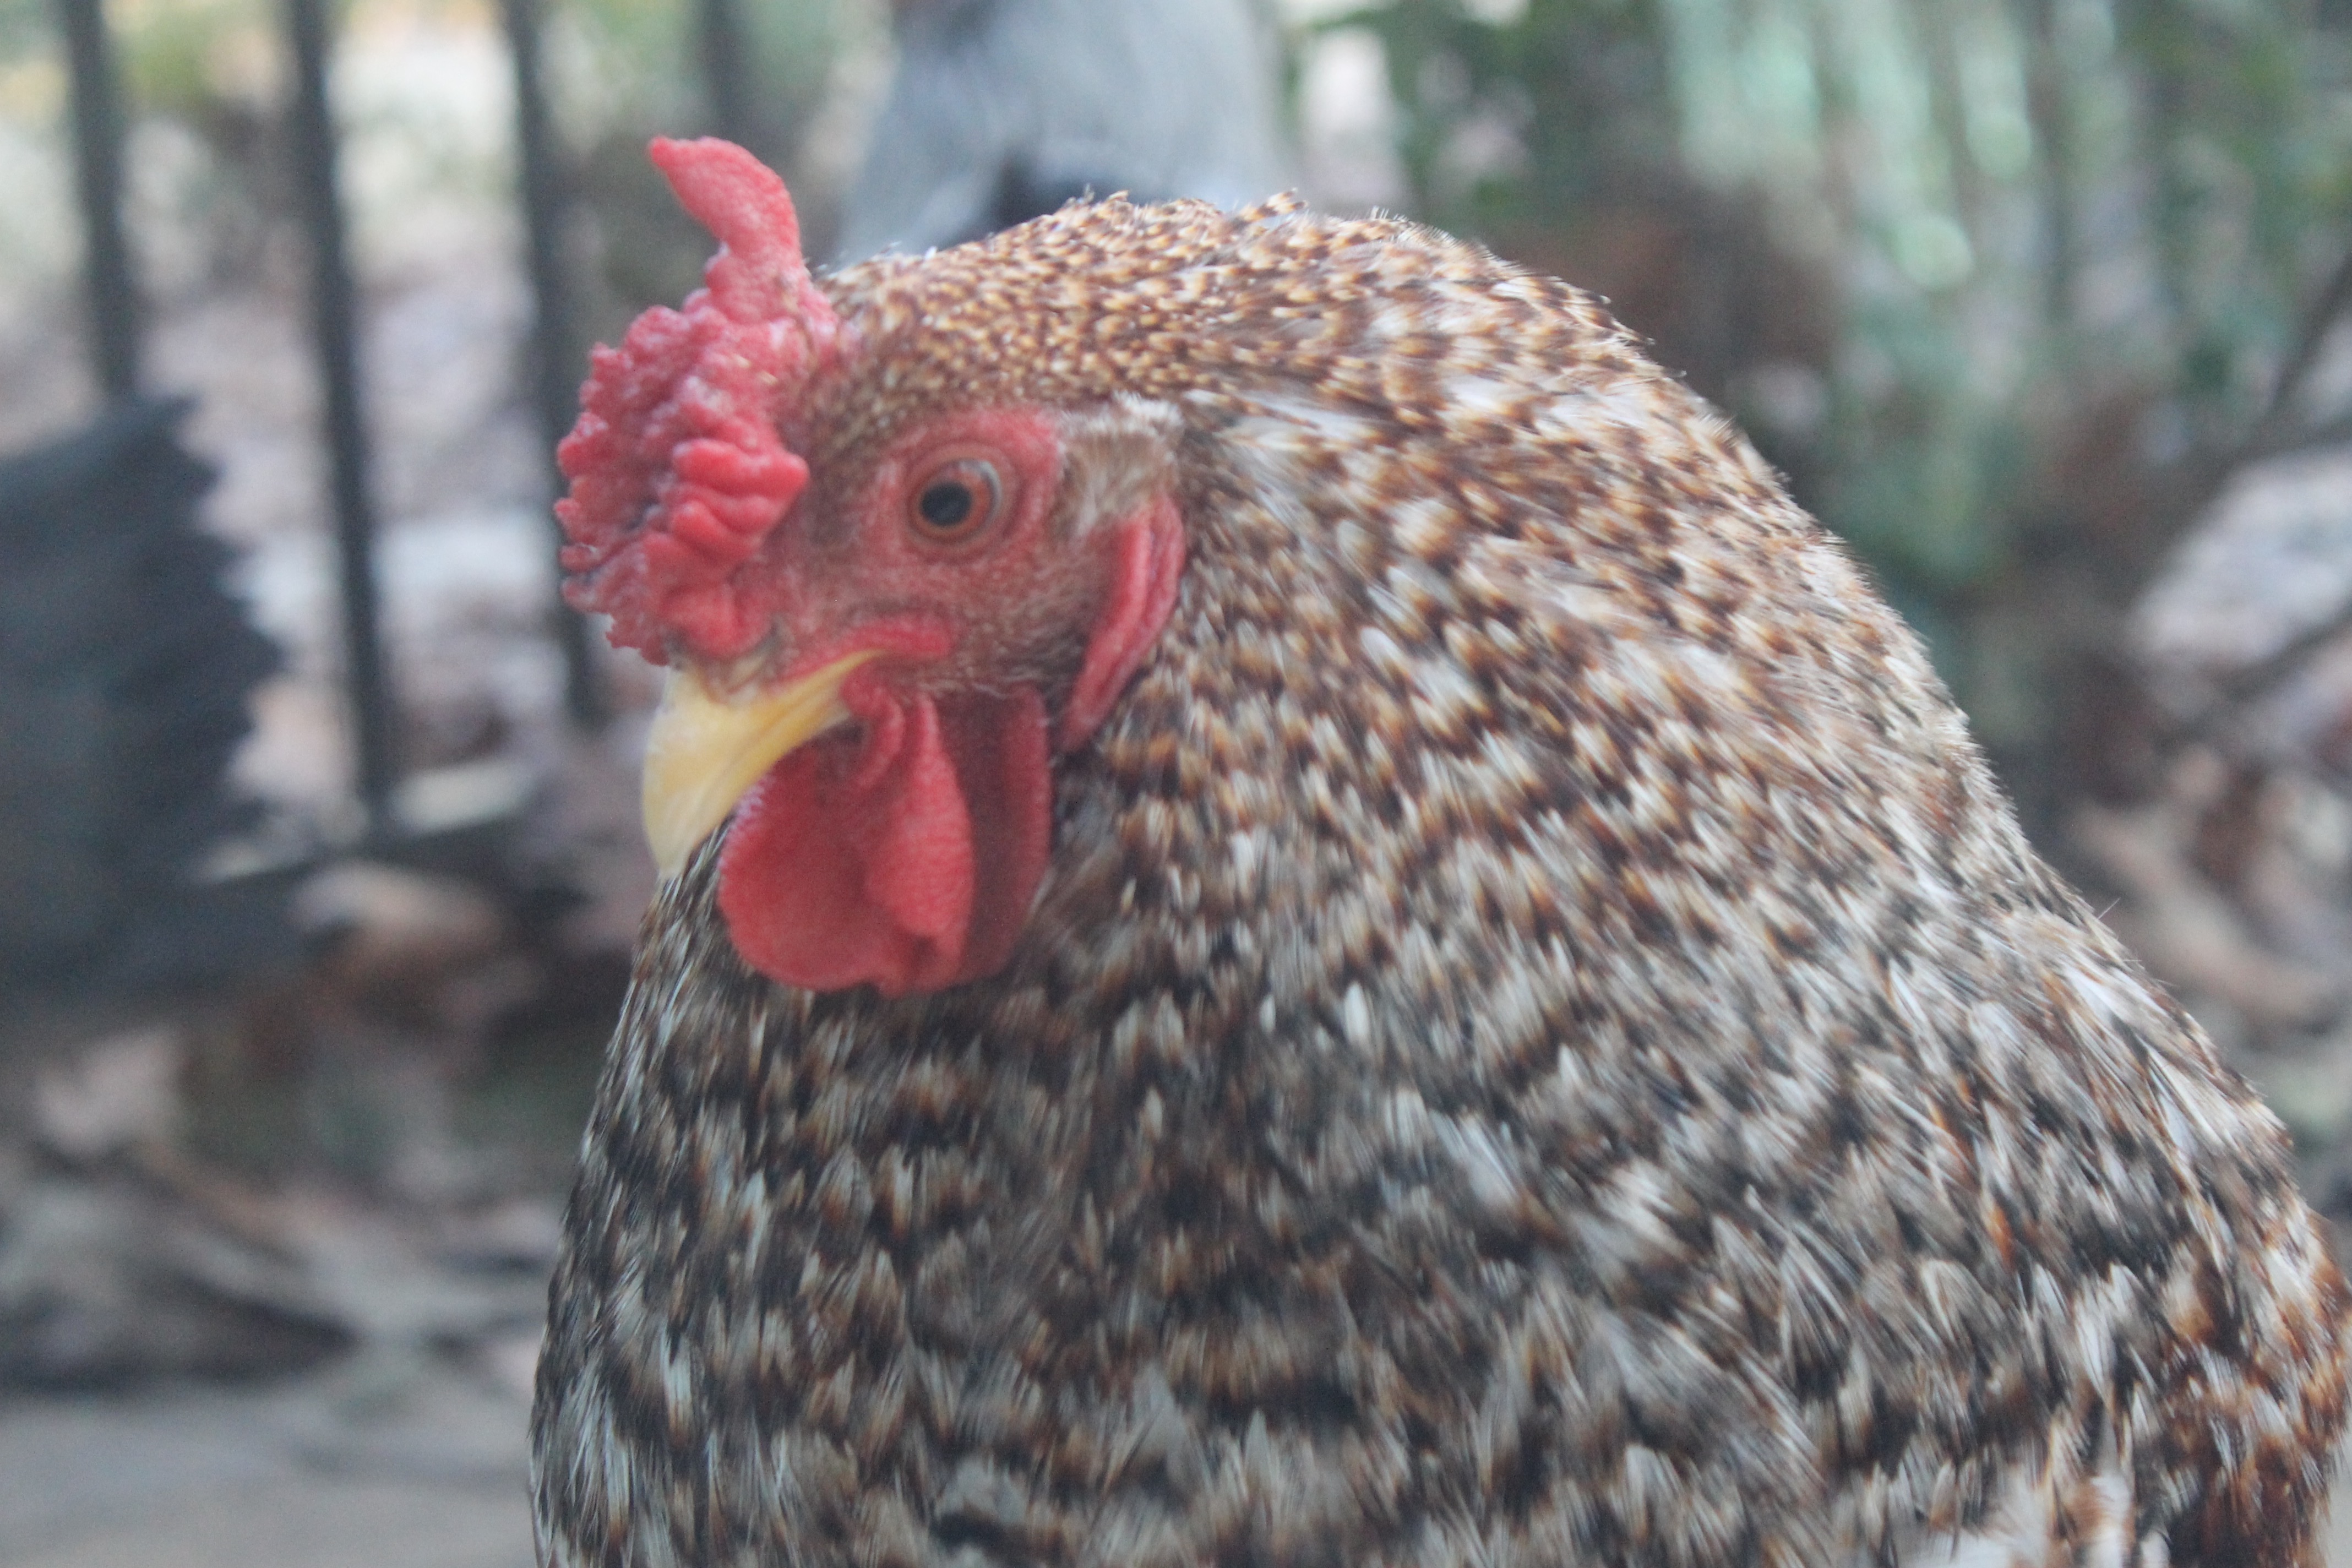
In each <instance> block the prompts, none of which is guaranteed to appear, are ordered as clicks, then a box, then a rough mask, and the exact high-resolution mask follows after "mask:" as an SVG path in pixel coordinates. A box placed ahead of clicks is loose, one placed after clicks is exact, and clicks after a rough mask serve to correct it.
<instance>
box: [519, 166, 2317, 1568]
mask: <svg viewBox="0 0 2352 1568" xmlns="http://www.w3.org/2000/svg"><path fill="white" fill-rule="evenodd" d="M656 158H657V160H658V161H659V162H660V163H662V165H663V166H664V168H665V169H666V171H667V173H668V174H669V176H670V178H671V180H672V182H673V184H675V186H676V187H677V192H678V194H679V195H680V197H681V199H682V200H683V201H684V203H685V205H687V207H688V209H689V210H690V211H692V212H693V213H694V214H695V215H696V216H698V217H699V218H700V219H701V220H702V221H703V222H705V223H706V224H708V225H709V226H710V227H711V228H712V229H713V230H714V231H715V232H716V233H717V234H718V235H719V238H720V239H721V240H722V241H723V242H724V248H723V249H722V250H721V251H720V253H719V257H718V258H717V259H716V260H715V261H714V262H713V263H712V265H711V267H710V269H709V289H707V290H706V291H705V292H703V293H701V294H698V295H697V296H696V297H695V298H694V299H693V300H689V301H688V305H687V307H686V309H685V310H684V311H683V312H672V311H667V310H656V311H653V312H649V313H648V314H647V315H646V317H645V318H643V319H641V320H640V321H639V322H638V323H637V325H636V326H635V328H634V329H633V330H632V331H631V332H630V334H629V336H628V339H627V341H626V342H625V344H624V345H623V346H622V347H621V348H620V349H618V350H606V351H600V353H599V355H598V357H597V361H596V367H595V373H594V376H593V380H592V382H591V384H590V386H589V388H588V390H587V394H586V412H585V413H584V414H583V416H582V418H581V421H580V424H579V426H578V427H577V429H576V430H575V431H574V433H573V435H572V437H571V438H570V440H569V441H568V442H567V443H566V444H565V446H564V448H563V454H562V456H563V463H564V466H565V468H566V469H567V471H568V472H569V473H570V474H571V475H572V480H573V489H572V499H571V500H570V501H569V502H568V503H567V504H566V506H565V509H564V521H565V522H566V525H567V527H568V528H569V530H570V531H571V537H572V545H571V547H570V549H569V550H568V551H567V552H566V556H565V562H566V565H567V567H568V568H569V570H570V571H571V573H572V592H573V594H574V595H575V599H576V601H577V602H578V603H580V604H581V605H583V606H585V607H590V608H593V609H598V610H601V611H604V612H605V613H606V614H609V615H610V616H612V617H613V620H614V637H615V638H616V640H618V641H620V642H622V643H624V644H625V645H627V646H630V647H636V648H638V649H640V650H642V651H644V652H645V653H646V655H647V656H648V657H650V658H655V659H656V660H658V661H663V662H666V663H667V664H668V665H669V666H670V667H671V668H672V671H673V673H672V676H671V684H670V688H669V695H668V698H667V701H666V706H665V709H664V710H663V714H662V716H661V717H660V719H659V720H658V721H657V724H656V733H655V737H654V742H653V752H652V756H651V758H650V761H649V763H648V769H649V772H648V781H647V808H648V819H649V823H650V825H651V826H652V830H653V833H654V837H655V839H656V847H657V850H658V852H659V854H660V856H661V858H663V860H664V862H665V865H666V867H667V869H668V871H669V872H670V877H669V879H668V881H667V883H666V885H665V887H664V889H663V890H662V892H661V894H660V895H659V898H658V899H657V900H656V905H655V907H654V908H653V910H651V912H650V913H649V915H648V917H647V921H646V927H645V932H644V940H643V944H642V948H641V951H640V953H639V957H638V962H637V969H636V975H635V984H634V987H633V989H632V992H631V994H630V999H629V1002H628V1004H627V1006H626V1009H625V1016H624V1018H623V1021H622V1024H621V1026H620V1032H619V1035H618V1037H617V1038H616V1039H615V1041H614V1047H613V1053H612V1058H611V1061H610V1064H609V1066H608V1068H607V1070H606V1074H605V1077H604V1084H603V1087H602V1089H601V1091H600V1094H599V1097H598V1102H597V1107H596V1110H595V1112H594V1115H593V1120H592V1122H591V1126H590V1129H589V1131H588V1135H587V1142H586V1149H585V1154H584V1160H583V1167H582V1171H581V1175H580V1184H579V1187H578V1191H577V1193H576V1194H575V1196H574V1199H573V1201H572V1207H571V1211H570V1215H569V1218H568V1220H567V1222H566V1237H567V1241H566V1247H565V1251H564V1255H563V1258H562V1264H561V1266H560V1268H559V1269H558V1272H557V1275H556V1278H555V1281H554V1285H553V1292H552V1315H551V1324H550V1330H549V1335H548V1340H547V1345H546V1351H545V1354H544V1356H543V1358H542V1360H541V1363H540V1374H539V1376H540V1382H539V1394H538V1404H537V1409H536V1413H535V1416H534V1423H533V1426H534V1436H535V1451H536V1467H537V1469H536V1473H537V1482H536V1495H537V1509H538V1521H539V1529H540V1532H541V1543H542V1545H541V1550H542V1553H543V1556H544V1559H545V1561H546V1562H548V1563H553V1564H562V1565H565V1568H571V1565H575V1564H591V1563H593V1564H609V1565H618V1564H645V1565H667V1564H698V1565H707V1564H719V1563H890V1564H950V1563H953V1564H964V1565H973V1564H986V1563H1073V1564H1077V1563H1101V1564H1111V1563H1118V1564H1171V1565H1172V1564H1208V1563H1220V1564H1244V1563H1262V1564H1274V1563H1280V1564H1327V1563H1328V1564H1360V1563H1423V1564H1444V1565H1454V1564H1465V1565H1466V1564H1472V1563H1478V1564H1546V1565H1567V1564H1586V1563H1640V1564H1657V1565H1661V1568H1664V1565H1675V1568H1730V1565H1733V1564H1751V1563H1753V1564H1780V1565H1786V1568H1798V1565H1807V1568H1812V1565H1821V1564H1865V1563H1867V1564H1885V1563H1903V1564H1923V1563H1935V1564H1949V1565H1957V1564H1962V1563H1966V1564H2002V1565H2007V1564H2045V1563H2070V1564H2095V1563H2097V1564H2119V1563H2120V1564H2136V1565H2137V1568H2158V1565H2169V1568H2187V1565H2189V1564H2203V1565H2208V1568H2221V1565H2224V1564H2230V1565H2248V1564H2268V1565H2274V1568H2285V1565H2287V1564H2294V1563H2310V1562H2312V1561H2314V1559H2313V1557H2312V1552H2313V1550H2314V1548H2313V1545H2312V1530H2313V1521H2314V1517H2315V1511H2316V1510H2317V1508H2318V1506H2319V1504H2320V1501H2321V1499H2322V1495H2323V1489H2324V1482H2325V1479H2326V1467H2327V1457H2328V1454H2329V1452H2330V1449H2331V1446H2332V1444H2333V1442H2334V1440H2335V1437H2336V1432H2337V1429H2338V1427H2339V1426H2340V1424H2341V1422H2342V1419H2343V1415H2344V1400H2345V1369H2344V1343H2343V1328H2344V1321H2345V1315H2346V1309H2347V1295H2346V1290H2345V1286H2344V1281H2343V1279H2341V1278H2340V1276H2339V1275H2338V1274H2337V1272H2336V1268H2335V1266H2334V1265H2333V1264H2332V1263H2331V1262H2330V1261H2329V1260H2328V1258H2327V1257H2326V1253H2325V1252H2324V1251H2323V1249H2322V1245H2321V1241H2320V1237H2319V1235H2318V1231H2317V1228H2316V1226H2315V1221H2314V1219H2313V1217H2312V1215H2311V1214H2310V1213H2309V1211H2308V1210H2307V1209H2306V1208H2305V1205H2304V1204H2303V1202H2302V1200H2301V1199H2300V1198H2299V1197H2298V1196H2297V1194H2296V1193H2295V1190H2294V1184H2293V1181H2292V1178H2291V1176H2290V1174H2289V1164H2288V1154H2287V1149H2286V1145H2285V1142H2284V1138H2283V1137H2282V1135H2281V1131H2280V1128H2279V1125H2278V1123H2277V1122H2276V1121H2274V1120H2273V1118H2272V1117H2271V1116H2270V1115H2269V1114H2268V1112H2266V1111H2265V1110H2263V1107H2262V1106H2261V1105H2260V1104H2259V1103H2258V1102H2257V1100H2255V1098H2254V1096H2253V1095H2252V1093H2251V1092H2250V1091H2249V1090H2248V1089H2247V1088H2246V1086H2245V1085H2244V1084H2243V1083H2242V1081H2240V1079H2238V1078H2237V1077H2236V1076H2234V1075H2233V1074H2232V1073H2231V1072H2230V1071H2229V1069H2227V1068H2224V1067H2223V1066H2222V1065H2221V1063H2220V1062H2219V1061H2218V1060H2217V1058H2216V1057H2215V1055H2214V1052H2213V1048H2212V1047H2211V1046H2210V1044H2209V1043H2208V1042H2207V1041H2206V1039H2205V1037H2203V1036H2202V1035H2201V1034H2200V1032H2199V1031H2198V1028H2197V1026H2195V1025H2194V1024H2193V1023H2192V1022H2191V1021H2190V1020H2189V1018H2188V1017H2187V1016H2185V1015H2184V1014H2183V1013H2182V1012H2181V1011H2180V1010H2179V1008H2178V1007H2176V1006H2175V1005H2172V1004H2171V1003H2170V1002H2168V1000H2166V999H2165V998H2164V997H2163V996H2162V995H2160V994H2158V992H2157V991H2156V990H2155V989H2154V987H2153V986H2152V985H2151V984H2149V982H2148V981H2147V978H2146V977H2145V976H2144V975H2143V974H2142V973H2141V972H2140V971H2139V969H2138V968H2137V966H2136V965H2135V964H2134V963H2132V961H2131V960H2130V959H2129V958H2128V957H2127V956H2126V954H2125V953H2124V952H2123V951H2122V950H2121V949H2120V948H2119V947H2118V946H2117V945H2116V942H2114V941H2113V940H2112V939H2111V938H2110V937H2109V936H2108V935H2107V933H2106V932H2105V931H2104V930H2102V929H2101V927H2100V926H2099V924H2098V922H2097V921H2095V920H2094V919H2093V918H2092V916H2091V915H2090V913H2089V912H2088V911H2087V910H2085V909H2084V906H2083V904H2082V902H2081V901H2080V900H2078V899H2077V898H2076V897H2075V896H2074V894H2073V893H2072V892H2070V891H2069V890H2068V889H2066V888H2065V887H2064V886H2063V885H2062V884H2061V883H2060V881H2059V880H2058V879H2057V878H2056V877H2054V876H2053V874H2052V873H2051V871H2050V870H2049V869H2048V868H2046V867H2044V866H2043V865H2042V863H2041V862H2040V861H2039V860H2038V859H2037V858H2035V857H2034V855H2033V853H2032V850H2031V849H2029V848H2028V847H2027V846H2026V844H2025V843H2024V841H2023V839H2022V838H2021V837H2020V835H2019V833H2018V830H2017V826H2016V825H2015V822H2014V821H2013V819H2012V817H2011V814H2010V812H2009V810H2008V809H2007V807H2006V806H2005V805H2004V804H2003V803H2002V801H2001V798H2000V795H1999V794H1998V792H1997V790H1996V789H1995V786H1994V784H1993V783H1992V781H1991V779H1990V777H1989V776H1988V775H1987V773H1986V772H1985V769H1984V767H1983V765H1982V763H1981V762H1980V761H1979V757H1978V754H1977V752H1976V751H1975V749H1974V748H1973V747H1972V746H1971V744H1970V743H1969V740H1968V738H1967V735H1966V733H1965V731H1964V729H1963V727H1962V721H1961V719H1960V717H1959V715H1958V712H1957V711H1956V710H1954V708H1953V706H1952V704H1951V702H1950V700H1949V699H1948V697H1947V696H1946V695H1945V693H1944V691H1943V689H1942V688H1941V687H1940V686H1939V685H1938V684H1937V681H1936V679H1935V678H1934V676H1933V675H1932V674H1931V673H1930V672H1929V669H1928V667H1927V661H1926V660H1925V658H1923V657H1922V656H1921V653H1920V649H1919V646H1918V644H1917V642H1916V640H1915V639H1914V638H1913V637H1912V636H1911V635H1910V634H1909V633H1908V632H1907V631H1906V629H1905V628H1904V627H1903V626H1902V625H1901V624H1900V623H1899V622H1898V621H1897V620H1896V619H1895V616H1893V615H1892V614H1891V613H1890V612H1889V611H1888V610H1887V609H1886V608H1885V606H1884V605H1882V604H1881V603H1880V602H1879V600H1878V598H1877V597H1876V595H1874V594H1873V593H1872V592H1871V590H1870V589H1869V588H1868V586H1867V585H1866V584H1864V580H1863V577H1862V575H1861V574H1860V573H1859V572H1857V571H1856V570H1855V568H1854V567H1853V565H1852V564H1851V563H1849V561H1848V560H1847V558H1846V556H1845V554H1844V553H1843V551H1841V550H1840V549H1839V548H1838V547H1837V546H1836V545H1835V544H1834V543H1833V542H1831V541H1830V540H1829V539H1828V538H1826V537H1825V536H1824V535H1823V534H1822V531H1820V529H1819V528H1818V527H1816V526H1815V525H1814V524H1813V523H1812V522H1811V521H1810V520H1808V519H1807V518H1806V517H1805V516H1804V515H1803V514H1802V513H1801V512H1800V511H1799V510H1797V509H1796V508H1795V507H1794V506H1793V505H1792V504H1791V503H1790V500H1788V498H1787V497H1786V496H1785V495H1784V494H1783V493H1782V491H1781V489H1780V486H1779V484H1778V483H1777V482H1776V481H1775V480H1774V479H1773V477H1772V475H1771V474H1770V473H1769V472H1768V471H1767V470H1766V469H1765V468H1763V466H1762V465H1761V464H1760V463H1759V461H1758V460H1757V459H1756V458H1755V457H1754V456H1753V454H1752V452H1751V451H1750V449H1749V448H1748V446H1747V445H1746V443H1745V442H1744V441H1742V440H1741V439H1740V437H1738V435H1737V434H1736V433H1734V432H1733V431H1732V430H1731V429H1729V428H1728V427H1727V426H1726V425H1725V424H1724V423H1723V422H1722V421H1721V420H1720V419H1718V418H1717V417H1716V416H1713V415H1712V414H1710V413H1709V412H1708V411H1707V410H1706V408H1704V407H1703V406H1700V405H1698V404H1697V403H1696V401H1695V400H1694V399H1693V398H1692V397H1691V396H1690V395H1688V394H1686V393H1685V391H1684V390H1683V389H1682V387H1681V386H1679V385H1678V384H1676V383H1675V381H1673V380H1672V379H1671V378H1669V377H1667V376H1665V375H1664V374H1661V373H1660V372H1658V371H1657V370H1656V369H1655V368H1654V366H1653V365H1652V364H1650V363H1648V362H1647V361H1646V360H1645V359H1644V358H1643V356H1642V355H1641V353H1639V352H1638V351H1637V350H1636V349H1635V347H1634V346H1633V343H1632V342H1629V341H1628V340H1627V339H1626V337H1625V336H1624V335H1623V334H1622V332H1620V331H1618V330H1617V329H1616V328H1615V327H1614V326H1613V325H1612V323H1611V322H1610V321H1608V319H1607V318H1606V317H1605V316H1604V315H1603V314H1602V313H1601V310H1600V309H1599V308H1598V307H1597V306H1596V304H1595V303H1594V302H1593V301H1592V300H1591V299H1589V298H1588V297H1586V296H1583V295H1580V294H1579V293H1577V292H1576V291H1575V290H1574V289H1570V288H1568V287H1566V286H1564V285H1562V284H1559V283H1555V282H1551V281H1548V280H1545V279H1538V278H1532V277H1528V276H1526V275H1525V274H1523V273H1520V272H1518V271H1517V270H1516V269H1514V268H1510V267H1508V266H1507V265H1504V264H1502V263H1500V262H1497V261H1496V260H1495V259H1494V258H1491V257H1489V256H1487V255H1486V254H1485V253H1483V252H1481V251H1479V250H1477V249H1475V248H1474V247H1469V246H1465V245H1463V244H1460V243H1458V242H1456V241H1454V240H1452V239H1448V238H1446V237H1444V236H1442V235H1438V234H1434V233H1432V232H1430V231H1428V230H1425V229H1421V228H1416V227H1413V226H1409V225H1404V224H1399V223H1391V222H1381V221H1375V222H1336V221H1331V220H1328V219H1325V218H1320V217H1317V216H1311V215H1309V214H1307V213H1305V212H1302V211H1299V210H1297V208H1296V207H1295V206H1292V205H1286V204H1282V203H1275V204H1270V205H1264V206H1260V207H1258V208H1256V209H1254V210H1251V211H1248V212H1245V213H1243V214H1240V215H1238V216H1227V215H1225V214H1223V213H1221V212H1219V211H1217V210H1216V209H1214V208H1213V207H1211V206H1209V205H1205V204H1199V203H1192V204H1178V205H1171V206H1162V207H1137V206H1131V205H1126V204H1124V203H1118V202H1113V203H1108V204H1104V205H1092V206H1079V207H1073V208H1070V209H1068V210H1066V211H1064V212H1062V213H1060V214H1057V215H1055V216H1052V217H1049V218H1046V219H1044V220H1042V221H1039V222H1035V223H1032V224H1030V225H1027V226H1024V227H1021V228H1019V229H1016V230H1014V231H1013V232H1011V233H1009V234H1006V235H1003V236H1001V237H997V238H995V239H993V240H992V241H989V242H987V243H985V244H982V245H976V246H970V247H962V248H960V249H956V250H952V251H949V252H945V253H943V254H940V255H937V256H934V257H930V258H923V259H919V260H912V259H885V260H882V261H878V262H876V263H873V264H870V265H867V266H864V267H859V268H853V269H851V270H849V271H847V272H845V273H843V274H841V275H840V276H838V277H836V278H833V279H825V280H823V281H817V280H814V279H812V278H811V277H810V276H809V274H808V273H807V271H806V269H805V268H803V266H802V265H801V261H800V256H799V251H798V247H797V243H796V237H795V228H794V225H793V216H792V209H791V206H790V204H789V202H788V201H787V199H786V197H785V195H784V194H783V190H782V186H781V184H778V183H777V182H775V181H774V179H773V178H772V176H770V175H768V174H766V172H765V171H763V170H761V168H760V167H759V166H758V165H757V164H756V163H753V162H751V159H750V158H749V156H748V155H747V154H743V153H740V152H739V151H737V150H735V149H733V148H731V147H729V146H727V145H725V144H723V143H716V142H699V143H692V144H677V143H661V144H657V146H656Z"/></svg>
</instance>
